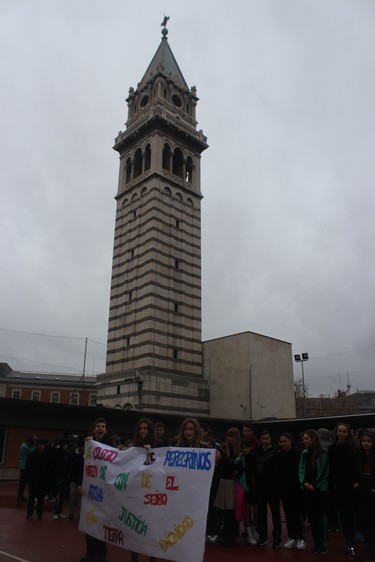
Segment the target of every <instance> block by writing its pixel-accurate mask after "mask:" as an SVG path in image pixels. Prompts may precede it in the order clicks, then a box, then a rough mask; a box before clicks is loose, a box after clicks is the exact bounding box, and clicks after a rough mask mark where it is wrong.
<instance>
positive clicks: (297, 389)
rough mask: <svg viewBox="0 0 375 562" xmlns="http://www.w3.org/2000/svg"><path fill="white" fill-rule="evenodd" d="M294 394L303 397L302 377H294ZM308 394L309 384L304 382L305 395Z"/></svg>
mask: <svg viewBox="0 0 375 562" xmlns="http://www.w3.org/2000/svg"><path fill="white" fill-rule="evenodd" d="M294 395H295V397H296V398H303V383H302V377H301V378H299V379H294ZM308 396H309V385H308V384H305V397H306V398H307V397H308Z"/></svg>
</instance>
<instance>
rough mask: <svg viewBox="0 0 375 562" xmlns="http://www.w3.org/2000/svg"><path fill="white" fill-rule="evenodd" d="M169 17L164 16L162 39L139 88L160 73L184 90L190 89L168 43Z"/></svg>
mask: <svg viewBox="0 0 375 562" xmlns="http://www.w3.org/2000/svg"><path fill="white" fill-rule="evenodd" d="M168 19H169V18H166V17H165V18H164V21H163V23H162V24H161V25H162V26H163V30H162V35H163V37H162V40H161V43H160V45H159V47H158V50H157V51H156V53H155V55H154V57H153V59H152V61H151V62H150V64H149V66H148V68H147V70H146V72H145V73H144V75H143V78H142V80H141V81H140V83H139V84H138V89H140V90H141V89H142V88H143V87H144V86H145V85H146V84H147V82H148V81H149V80H150V79H151V78H153V77H154V76H155V75H156V74H158V73H160V74H163V75H164V76H166V77H167V78H169V79H171V80H173V82H174V83H175V84H176V85H177V86H179V87H180V88H182V89H183V90H187V91H189V87H188V85H187V84H186V82H185V78H184V77H183V75H182V72H181V70H180V68H179V66H178V64H177V61H176V59H175V58H174V54H173V53H172V49H171V48H170V46H169V43H168V38H167V35H168V29H167V28H166V22H167V20H168Z"/></svg>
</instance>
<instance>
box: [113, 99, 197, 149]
mask: <svg viewBox="0 0 375 562" xmlns="http://www.w3.org/2000/svg"><path fill="white" fill-rule="evenodd" d="M155 130H158V131H162V132H163V133H167V134H170V135H171V136H172V137H176V138H178V139H181V138H183V140H184V143H185V144H186V146H189V147H190V148H191V149H192V150H194V151H195V152H197V153H198V154H201V153H202V152H203V151H204V150H206V148H208V144H207V137H206V136H205V135H204V134H203V132H202V131H195V130H194V129H193V128H191V127H189V126H187V125H185V123H183V122H182V121H180V120H179V119H177V118H176V117H174V116H173V115H172V114H169V113H168V111H166V110H164V109H158V108H154V109H153V110H152V116H150V114H147V115H145V116H144V117H143V118H142V119H138V120H137V121H136V122H135V123H134V124H132V125H130V126H129V127H128V128H127V130H126V131H124V132H122V131H120V132H119V134H118V136H117V137H116V139H115V144H114V146H113V149H114V150H116V151H117V152H119V153H120V154H122V153H124V152H125V151H126V150H128V149H129V148H131V147H132V146H134V145H135V144H137V142H139V140H140V139H142V138H144V137H145V135H146V134H150V133H152V132H153V131H155Z"/></svg>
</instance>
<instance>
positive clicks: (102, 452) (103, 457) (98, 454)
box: [93, 447, 118, 462]
mask: <svg viewBox="0 0 375 562" xmlns="http://www.w3.org/2000/svg"><path fill="white" fill-rule="evenodd" d="M117 455H118V450H117V449H102V448H101V447H95V449H94V453H93V457H94V460H99V461H107V462H114V461H115V460H116V458H117Z"/></svg>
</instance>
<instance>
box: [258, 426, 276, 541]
mask: <svg viewBox="0 0 375 562" xmlns="http://www.w3.org/2000/svg"><path fill="white" fill-rule="evenodd" d="M259 437H260V444H261V446H260V448H259V449H257V450H256V451H255V462H256V470H255V490H256V495H257V499H258V533H259V541H258V545H259V546H265V545H266V544H267V534H268V524H267V506H268V505H269V506H270V509H271V514H272V525H273V529H272V537H273V544H272V548H280V547H281V516H280V499H279V497H278V493H277V477H276V470H275V466H276V463H275V457H276V456H277V455H279V454H280V453H279V449H278V448H277V447H274V446H273V445H272V442H271V435H270V433H269V432H268V431H262V432H261V434H260V436H259Z"/></svg>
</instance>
